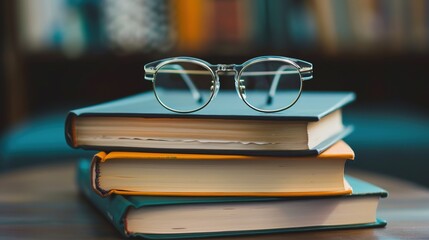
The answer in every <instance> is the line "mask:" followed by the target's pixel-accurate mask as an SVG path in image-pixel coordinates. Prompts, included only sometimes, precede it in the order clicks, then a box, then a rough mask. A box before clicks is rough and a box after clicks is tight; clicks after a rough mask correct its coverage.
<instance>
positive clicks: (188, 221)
mask: <svg viewBox="0 0 429 240" xmlns="http://www.w3.org/2000/svg"><path fill="white" fill-rule="evenodd" d="M90 178H91V176H90V161H89V160H82V161H80V162H79V165H78V171H77V181H78V186H79V188H80V190H81V192H82V193H83V194H84V195H85V196H86V197H87V198H88V199H89V201H90V202H92V204H93V205H94V206H95V207H96V208H98V210H99V211H101V212H102V213H103V214H104V215H105V216H106V217H107V218H108V220H109V221H110V222H111V223H112V224H113V225H114V226H115V227H116V228H117V229H118V230H119V231H120V232H121V233H122V234H123V235H124V236H128V237H145V238H152V239H169V238H192V237H210V236H234V235H249V234H267V233H282V232H296V231H316V230H329V229H355V228H367V227H383V226H385V225H386V222H385V221H384V220H381V219H378V218H377V217H376V211H377V206H378V203H379V199H380V198H383V197H386V196H387V192H386V191H385V190H383V189H381V188H379V187H377V186H374V185H372V184H370V183H367V182H364V181H361V180H358V179H355V178H352V177H346V179H347V181H348V182H349V183H350V185H351V186H352V187H353V194H351V195H342V196H330V197H295V198H293V197H283V198H282V197H166V196H127V195H116V194H112V195H110V196H108V197H105V198H103V197H101V196H100V195H98V194H96V193H95V192H94V191H93V189H92V186H91V184H90V182H91V179H90Z"/></svg>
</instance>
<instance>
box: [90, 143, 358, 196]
mask: <svg viewBox="0 0 429 240" xmlns="http://www.w3.org/2000/svg"><path fill="white" fill-rule="evenodd" d="M353 158H354V153H353V151H352V149H351V148H350V147H349V146H348V145H347V144H346V143H345V142H343V141H339V142H337V143H336V144H334V145H333V146H332V147H330V148H328V149H327V150H326V151H324V152H323V153H321V154H320V155H317V156H295V157H292V156H289V157H283V156H282V157H278V156H247V155H210V154H183V153H175V154H171V153H147V152H110V153H104V152H101V153H98V154H96V155H95V157H94V158H93V161H92V166H91V172H92V178H91V180H92V185H93V187H94V190H95V191H96V192H98V193H99V194H100V195H101V196H106V195H109V194H112V193H116V194H124V195H158V196H159V195H166V196H322V195H344V194H350V193H351V191H352V190H351V188H350V186H349V185H348V184H347V183H346V182H345V181H344V167H345V163H346V161H347V160H351V159H353Z"/></svg>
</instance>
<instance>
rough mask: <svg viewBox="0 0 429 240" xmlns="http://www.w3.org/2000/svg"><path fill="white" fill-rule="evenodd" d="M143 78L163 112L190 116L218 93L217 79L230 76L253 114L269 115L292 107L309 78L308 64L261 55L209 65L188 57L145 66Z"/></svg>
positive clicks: (311, 69) (291, 59)
mask: <svg viewBox="0 0 429 240" xmlns="http://www.w3.org/2000/svg"><path fill="white" fill-rule="evenodd" d="M144 70H145V79H146V80H149V81H152V82H153V89H154V93H155V97H156V99H157V100H158V102H159V103H160V104H161V105H162V106H164V107H165V108H166V109H168V110H170V111H173V112H178V113H191V112H195V111H198V110H201V109H202V108H204V107H205V106H207V105H208V104H209V103H210V102H211V101H212V100H213V99H214V98H215V97H216V95H217V93H218V92H219V87H220V82H219V76H221V75H225V76H233V77H234V80H235V88H236V91H237V94H238V96H239V97H240V98H241V99H242V100H243V101H244V103H246V104H247V105H248V106H249V107H251V108H252V109H254V110H256V111H260V112H265V113H272V112H279V111H283V110H286V109H288V108H290V107H292V106H293V105H294V104H295V103H296V102H297V101H298V99H299V97H300V96H301V92H302V83H303V81H306V80H310V79H312V78H313V65H312V64H311V63H309V62H306V61H303V60H299V59H294V58H287V57H281V56H262V57H256V58H253V59H250V60H248V61H246V62H245V63H243V64H215V65H213V64H210V63H208V62H206V61H204V60H201V59H198V58H192V57H175V58H168V59H163V60H159V61H155V62H151V63H148V64H146V65H145V66H144Z"/></svg>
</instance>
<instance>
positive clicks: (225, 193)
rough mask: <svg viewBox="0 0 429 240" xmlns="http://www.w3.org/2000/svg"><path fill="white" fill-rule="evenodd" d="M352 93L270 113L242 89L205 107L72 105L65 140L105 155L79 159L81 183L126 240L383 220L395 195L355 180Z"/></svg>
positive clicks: (319, 95) (137, 102) (304, 100)
mask: <svg viewBox="0 0 429 240" xmlns="http://www.w3.org/2000/svg"><path fill="white" fill-rule="evenodd" d="M353 100H354V94H353V93H349V92H305V93H303V94H302V96H301V98H300V99H299V101H298V102H297V103H296V104H295V105H294V106H293V107H292V108H290V109H288V110H286V111H283V112H279V113H270V114H267V113H260V112H256V111H254V110H252V109H250V108H247V107H246V106H245V105H244V103H243V102H242V101H241V100H240V99H239V98H238V97H237V95H236V93H235V92H228V91H226V92H222V93H220V94H219V96H218V97H217V98H216V101H214V102H213V103H211V104H210V105H208V106H207V107H206V108H205V109H203V110H200V111H198V112H195V113H187V114H179V113H173V112H170V111H168V110H166V109H164V108H163V107H162V106H161V105H159V103H158V102H157V101H156V99H155V97H154V96H153V93H143V94H139V95H135V96H131V97H127V98H123V99H119V100H116V101H112V102H108V103H103V104H99V105H95V106H91V107H87V108H82V109H78V110H74V111H71V112H70V113H69V115H68V117H67V121H66V130H65V132H66V139H67V141H68V144H69V145H70V146H72V147H75V148H83V149H88V150H100V152H99V153H98V154H96V155H95V156H94V158H93V159H92V161H91V160H89V159H85V160H81V161H80V162H79V164H78V171H77V173H78V174H77V179H78V184H79V188H80V189H81V190H82V192H83V193H84V195H85V196H87V198H88V199H89V200H90V201H91V202H92V203H93V204H94V205H95V207H97V208H98V209H99V210H100V211H101V212H102V213H103V214H104V215H105V216H106V217H107V218H108V219H109V220H110V221H111V222H112V224H113V225H114V226H115V227H116V228H117V229H118V230H119V231H120V232H121V233H122V234H123V235H125V236H142V237H147V238H191V237H206V236H231V235H246V234H263V233H279V232H294V231H314V230H325V229H345V228H364V227H382V226H385V224H386V222H385V221H384V220H380V219H378V218H377V217H376V210H377V206H378V203H379V199H380V198H381V197H386V196H387V192H386V191H385V190H383V189H381V188H379V187H377V186H375V185H372V184H370V183H367V182H364V181H362V180H359V179H356V178H352V177H350V176H347V175H345V173H344V170H345V165H346V162H347V161H349V160H353V159H354V152H353V151H352V149H351V148H350V147H349V146H348V145H347V144H346V143H345V142H344V141H343V140H342V139H343V138H344V137H345V136H346V135H348V134H349V133H350V132H351V131H352V129H351V127H349V126H344V124H343V122H342V108H343V107H344V106H345V105H347V104H348V103H350V102H352V101H353Z"/></svg>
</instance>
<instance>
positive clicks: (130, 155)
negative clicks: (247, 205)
mask: <svg viewBox="0 0 429 240" xmlns="http://www.w3.org/2000/svg"><path fill="white" fill-rule="evenodd" d="M354 157H355V154H354V152H353V150H352V149H351V148H350V146H349V145H348V144H347V143H345V142H344V141H339V142H337V143H335V144H334V145H332V146H331V147H330V148H328V149H327V150H326V151H324V152H322V153H321V154H319V155H318V156H315V157H314V156H295V157H293V156H285V157H279V156H250V155H222V154H219V155H218V154H187V153H152V152H110V153H108V154H105V155H104V156H103V158H102V159H100V162H105V161H108V160H121V159H122V160H124V159H135V160H144V159H158V160H172V159H176V160H261V159H264V158H269V159H279V160H281V159H292V158H296V159H300V160H316V159H328V158H329V159H332V158H335V159H348V160H353V159H354Z"/></svg>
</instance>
